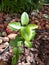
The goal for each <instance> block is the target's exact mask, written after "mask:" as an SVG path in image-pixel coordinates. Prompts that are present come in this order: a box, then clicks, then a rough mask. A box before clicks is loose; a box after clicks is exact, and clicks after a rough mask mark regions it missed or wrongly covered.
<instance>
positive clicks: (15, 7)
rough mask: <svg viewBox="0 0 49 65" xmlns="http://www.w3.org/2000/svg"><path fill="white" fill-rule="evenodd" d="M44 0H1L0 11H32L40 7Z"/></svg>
mask: <svg viewBox="0 0 49 65" xmlns="http://www.w3.org/2000/svg"><path fill="white" fill-rule="evenodd" d="M43 2H44V0H0V11H4V12H10V13H13V12H17V13H22V12H23V11H27V12H29V11H32V10H33V9H38V8H39V7H40V6H41V4H43Z"/></svg>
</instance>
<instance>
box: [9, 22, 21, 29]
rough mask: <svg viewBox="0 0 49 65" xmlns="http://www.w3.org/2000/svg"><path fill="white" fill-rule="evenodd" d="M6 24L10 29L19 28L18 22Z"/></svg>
mask: <svg viewBox="0 0 49 65" xmlns="http://www.w3.org/2000/svg"><path fill="white" fill-rule="evenodd" d="M8 26H9V27H10V29H11V30H19V29H20V28H21V24H20V23H19V22H10V23H9V24H8Z"/></svg>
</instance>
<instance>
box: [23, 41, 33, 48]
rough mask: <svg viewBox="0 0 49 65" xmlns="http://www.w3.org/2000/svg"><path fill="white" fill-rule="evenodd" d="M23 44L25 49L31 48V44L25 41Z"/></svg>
mask: <svg viewBox="0 0 49 65" xmlns="http://www.w3.org/2000/svg"><path fill="white" fill-rule="evenodd" d="M24 43H25V46H26V47H29V48H32V44H31V42H29V41H25V42H24Z"/></svg>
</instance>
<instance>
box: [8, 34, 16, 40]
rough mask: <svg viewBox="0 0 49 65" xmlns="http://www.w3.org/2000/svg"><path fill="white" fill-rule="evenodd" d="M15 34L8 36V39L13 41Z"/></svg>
mask: <svg viewBox="0 0 49 65" xmlns="http://www.w3.org/2000/svg"><path fill="white" fill-rule="evenodd" d="M16 35H17V34H14V33H11V34H9V35H8V38H9V39H14V38H15V37H16Z"/></svg>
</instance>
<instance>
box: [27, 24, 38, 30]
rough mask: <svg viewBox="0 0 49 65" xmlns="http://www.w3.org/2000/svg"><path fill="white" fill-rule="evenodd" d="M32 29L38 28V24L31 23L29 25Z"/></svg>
mask: <svg viewBox="0 0 49 65" xmlns="http://www.w3.org/2000/svg"><path fill="white" fill-rule="evenodd" d="M28 26H29V27H30V28H31V29H36V28H38V25H36V24H29V25H28Z"/></svg>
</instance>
